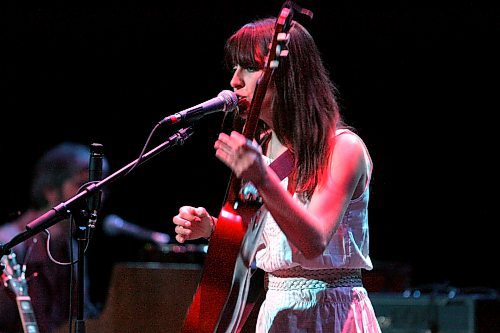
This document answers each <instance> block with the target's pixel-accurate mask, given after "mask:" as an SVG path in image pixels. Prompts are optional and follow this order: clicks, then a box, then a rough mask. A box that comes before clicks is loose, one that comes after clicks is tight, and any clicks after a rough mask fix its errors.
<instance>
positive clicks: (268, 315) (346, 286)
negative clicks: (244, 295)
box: [256, 130, 381, 333]
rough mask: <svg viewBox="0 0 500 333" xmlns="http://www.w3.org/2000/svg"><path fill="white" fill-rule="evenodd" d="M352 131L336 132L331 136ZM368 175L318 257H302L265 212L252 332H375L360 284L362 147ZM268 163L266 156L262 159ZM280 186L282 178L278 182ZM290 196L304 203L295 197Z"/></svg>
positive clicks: (364, 248) (364, 208) (363, 256)
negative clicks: (262, 279)
mask: <svg viewBox="0 0 500 333" xmlns="http://www.w3.org/2000/svg"><path fill="white" fill-rule="evenodd" d="M341 134H342V135H356V134H354V133H353V132H351V131H348V130H339V131H337V133H336V135H341ZM365 154H366V159H367V168H368V177H367V182H366V186H365V190H364V192H363V193H362V194H361V195H360V196H359V197H358V198H356V199H354V200H351V202H350V203H349V206H348V208H347V211H346V213H345V216H344V219H343V220H342V222H341V224H340V226H339V228H338V230H337V231H336V233H335V234H334V236H333V237H332V240H331V241H330V243H329V244H328V246H327V248H326V250H325V251H324V252H323V254H322V255H320V256H318V257H316V258H313V259H306V258H305V257H304V256H303V255H302V254H301V253H300V251H299V250H298V249H297V248H296V247H295V246H294V245H293V244H291V243H290V242H288V240H287V239H286V236H285V235H284V233H283V232H282V231H281V229H280V228H279V226H278V225H277V223H276V222H275V221H274V219H273V218H272V216H271V214H269V213H267V216H266V217H265V225H264V230H263V234H262V245H261V246H260V248H259V250H258V252H257V254H256V265H257V267H259V268H261V269H263V270H264V271H265V272H266V289H267V291H266V298H265V300H264V302H263V303H262V305H261V307H260V310H259V316H258V319H257V325H256V332H257V333H265V332H269V333H271V332H272V333H275V332H276V333H278V332H286V333H290V332H304V333H306V332H307V333H313V332H314V333H321V332H329V333H354V332H356V333H380V332H381V331H380V328H379V325H378V322H377V319H376V317H375V313H374V310H373V307H372V304H371V302H370V300H369V298H368V295H367V291H366V289H365V288H364V287H363V286H362V283H361V269H367V270H371V269H372V268H373V265H372V262H371V260H370V256H369V232H368V202H369V183H370V176H371V169H372V163H371V159H370V157H369V154H368V150H367V149H366V147H365ZM268 162H270V160H268ZM282 185H283V186H284V187H285V188H286V187H287V185H288V179H287V178H285V179H284V180H283V181H282ZM294 198H295V199H296V200H298V201H299V202H301V204H303V205H305V206H307V205H308V202H304V201H303V200H301V199H300V197H299V196H298V195H294Z"/></svg>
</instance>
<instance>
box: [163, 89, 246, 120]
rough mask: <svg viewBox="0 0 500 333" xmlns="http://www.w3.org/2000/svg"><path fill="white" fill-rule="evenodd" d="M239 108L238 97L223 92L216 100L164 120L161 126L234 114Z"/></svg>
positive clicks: (229, 92)
mask: <svg viewBox="0 0 500 333" xmlns="http://www.w3.org/2000/svg"><path fill="white" fill-rule="evenodd" d="M237 106H238V96H236V94H235V93H234V92H232V91H231V90H223V91H221V92H220V93H219V94H218V95H217V97H215V98H212V99H210V100H208V101H206V102H203V103H201V104H198V105H195V106H193V107H190V108H189V109H185V110H183V111H180V112H177V113H174V114H173V115H170V116H167V117H165V118H163V119H162V120H161V121H160V122H159V124H160V125H162V124H168V125H170V124H176V123H179V122H186V121H192V120H198V119H200V118H202V117H203V116H205V115H207V114H211V113H214V112H218V111H223V112H232V111H234V109H236V107H237Z"/></svg>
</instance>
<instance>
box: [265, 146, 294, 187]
mask: <svg viewBox="0 0 500 333" xmlns="http://www.w3.org/2000/svg"><path fill="white" fill-rule="evenodd" d="M269 166H270V167H271V169H273V170H274V172H275V173H276V174H277V175H278V177H279V179H280V180H283V179H285V178H286V177H287V176H288V175H290V173H291V172H292V170H293V166H294V158H293V154H292V152H291V151H290V150H289V149H287V150H286V151H285V152H283V153H281V155H280V156H278V157H277V158H276V159H275V160H274V161H272V162H271V164H269Z"/></svg>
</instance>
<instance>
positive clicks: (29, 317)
mask: <svg viewBox="0 0 500 333" xmlns="http://www.w3.org/2000/svg"><path fill="white" fill-rule="evenodd" d="M16 302H17V309H18V310H19V316H20V317H21V322H22V324H23V331H24V333H40V331H39V330H38V325H37V323H36V318H35V312H34V311H33V305H32V304H31V297H29V296H16Z"/></svg>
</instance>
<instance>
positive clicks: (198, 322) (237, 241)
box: [182, 203, 265, 333]
mask: <svg viewBox="0 0 500 333" xmlns="http://www.w3.org/2000/svg"><path fill="white" fill-rule="evenodd" d="M236 205H237V206H238V207H237V209H234V205H232V204H230V203H226V204H225V205H224V207H223V208H222V210H221V212H220V214H219V219H218V221H217V231H216V232H214V234H213V235H212V238H211V239H210V246H209V249H208V252H207V256H206V257H205V261H204V265H203V266H204V268H203V273H202V276H201V280H200V283H199V285H198V288H197V290H196V293H195V295H194V299H193V302H192V304H191V306H190V307H189V310H188V313H187V317H186V320H185V322H184V326H183V328H182V332H183V333H188V332H193V333H194V332H200V333H203V332H206V333H208V332H236V331H237V327H238V325H239V322H240V319H241V315H242V312H243V310H244V307H245V304H246V297H247V293H248V286H249V284H250V272H251V267H250V266H251V263H252V261H253V259H254V257H255V253H256V248H255V244H257V243H258V240H259V238H260V235H261V234H262V229H263V228H262V226H263V223H262V221H261V217H262V216H264V215H265V214H264V213H265V209H264V208H263V207H262V206H260V207H256V206H255V205H252V206H244V205H241V204H240V203H237V204H236ZM256 212H258V213H256Z"/></svg>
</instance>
